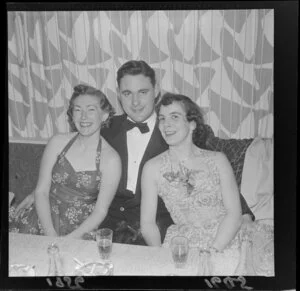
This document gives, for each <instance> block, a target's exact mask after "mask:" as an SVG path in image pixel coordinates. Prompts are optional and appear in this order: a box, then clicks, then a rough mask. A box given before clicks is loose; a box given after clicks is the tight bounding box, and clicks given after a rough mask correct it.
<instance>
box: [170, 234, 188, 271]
mask: <svg viewBox="0 0 300 291" xmlns="http://www.w3.org/2000/svg"><path fill="white" fill-rule="evenodd" d="M171 251H172V257H173V261H174V265H175V267H176V268H184V267H185V265H186V262H187V258H188V254H189V240H188V239H187V238H186V237H184V236H175V237H173V239H172V240H171Z"/></svg>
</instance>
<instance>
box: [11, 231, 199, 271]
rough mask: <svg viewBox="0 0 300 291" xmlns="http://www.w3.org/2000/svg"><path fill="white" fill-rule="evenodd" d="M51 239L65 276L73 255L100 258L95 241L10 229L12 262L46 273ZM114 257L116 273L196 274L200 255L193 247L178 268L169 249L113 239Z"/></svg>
mask: <svg viewBox="0 0 300 291" xmlns="http://www.w3.org/2000/svg"><path fill="white" fill-rule="evenodd" d="M52 242H56V243H57V244H58V246H59V248H60V253H61V255H62V257H63V266H64V271H65V274H64V276H73V275H74V268H75V266H76V263H75V262H74V259H73V258H74V257H75V258H77V259H78V260H80V261H81V262H84V263H88V262H91V261H101V260H100V258H99V253H98V249H97V245H96V242H95V241H87V240H81V239H67V238H63V237H48V236H41V235H31V234H19V233H9V265H11V264H28V265H35V267H36V276H47V271H48V255H47V247H48V245H49V244H50V243H52ZM111 261H112V262H113V264H114V275H115V276H168V275H171V274H172V275H176V276H196V275H197V273H198V265H199V264H198V262H199V256H198V251H197V249H191V250H190V252H189V258H188V262H187V265H186V267H185V268H184V269H176V268H175V267H174V265H173V261H172V255H171V251H170V249H167V248H163V247H150V246H137V245H129V244H119V243H114V244H113V249H112V254H111Z"/></svg>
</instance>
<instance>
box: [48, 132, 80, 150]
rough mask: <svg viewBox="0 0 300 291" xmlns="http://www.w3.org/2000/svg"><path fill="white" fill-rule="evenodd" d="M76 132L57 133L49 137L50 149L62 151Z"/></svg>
mask: <svg viewBox="0 0 300 291" xmlns="http://www.w3.org/2000/svg"><path fill="white" fill-rule="evenodd" d="M76 134H77V133H76V132H75V133H74V132H71V133H58V134H55V135H53V136H52V137H51V138H50V139H49V141H48V144H47V147H48V149H50V150H51V149H52V150H54V151H61V150H62V149H63V147H65V146H66V145H67V143H68V142H69V141H70V140H71V139H72V138H73V137H74V136H75V135H76Z"/></svg>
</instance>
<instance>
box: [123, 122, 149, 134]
mask: <svg viewBox="0 0 300 291" xmlns="http://www.w3.org/2000/svg"><path fill="white" fill-rule="evenodd" d="M125 122H126V124H125V125H126V127H125V128H126V130H127V131H128V130H130V129H133V128H134V127H138V128H139V130H140V132H141V133H146V132H149V127H148V125H147V123H146V122H144V123H142V122H132V121H131V120H129V119H126V121H125Z"/></svg>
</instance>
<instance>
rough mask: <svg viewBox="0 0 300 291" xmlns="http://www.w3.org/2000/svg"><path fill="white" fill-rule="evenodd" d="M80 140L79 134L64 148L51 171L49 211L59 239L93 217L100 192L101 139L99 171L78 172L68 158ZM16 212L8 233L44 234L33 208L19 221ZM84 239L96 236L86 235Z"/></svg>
mask: <svg viewBox="0 0 300 291" xmlns="http://www.w3.org/2000/svg"><path fill="white" fill-rule="evenodd" d="M77 137H78V134H77V135H75V136H74V137H73V138H72V139H71V140H70V141H69V143H68V144H67V145H66V146H65V148H64V149H63V150H62V152H61V153H60V155H59V156H58V158H57V161H56V163H55V164H54V167H53V170H52V180H51V187H50V193H49V200H50V209H51V216H52V222H53V226H54V229H55V230H56V232H57V234H58V235H60V236H63V235H66V234H68V233H70V232H72V231H73V230H74V229H76V228H77V227H78V226H79V225H80V224H81V223H82V222H83V221H84V220H85V219H86V218H87V217H88V216H89V215H90V214H91V212H92V211H93V209H94V206H95V203H96V200H97V197H98V193H99V189H100V183H101V172H100V170H99V168H100V153H101V144H102V143H101V139H99V143H98V147H97V153H96V158H95V164H96V170H93V171H75V170H74V168H73V167H72V165H71V164H70V162H69V161H68V159H67V158H66V157H65V155H66V153H67V151H68V150H69V148H70V147H71V146H72V144H73V143H74V141H75V140H76V138H77ZM14 210H15V208H14V207H10V209H9V231H11V232H20V233H30V234H41V235H43V234H44V231H43V228H42V225H41V223H40V221H39V219H38V215H37V212H36V209H35V206H34V204H33V205H32V206H31V207H30V208H29V209H28V210H26V212H25V213H24V215H23V216H22V217H20V218H18V219H15V218H14V215H13V213H14ZM83 238H85V239H92V238H93V236H92V235H91V234H90V233H87V234H85V235H84V236H83Z"/></svg>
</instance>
